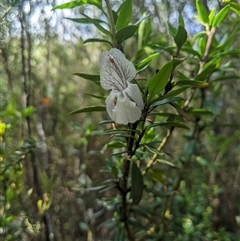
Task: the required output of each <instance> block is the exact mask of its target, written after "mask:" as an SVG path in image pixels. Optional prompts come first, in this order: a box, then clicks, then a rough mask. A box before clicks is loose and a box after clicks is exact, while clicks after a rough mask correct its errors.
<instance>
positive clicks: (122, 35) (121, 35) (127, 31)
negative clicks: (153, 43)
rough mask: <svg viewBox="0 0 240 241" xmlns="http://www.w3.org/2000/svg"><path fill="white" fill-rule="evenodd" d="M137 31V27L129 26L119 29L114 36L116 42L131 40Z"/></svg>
mask: <svg viewBox="0 0 240 241" xmlns="http://www.w3.org/2000/svg"><path fill="white" fill-rule="evenodd" d="M137 29H138V25H129V26H127V27H124V28H122V29H120V30H119V31H118V32H117V33H116V36H115V37H116V40H117V42H118V43H122V42H124V41H125V40H127V39H129V38H131V37H132V36H133V35H134V33H135V32H136V31H137Z"/></svg>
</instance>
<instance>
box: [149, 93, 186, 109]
mask: <svg viewBox="0 0 240 241" xmlns="http://www.w3.org/2000/svg"><path fill="white" fill-rule="evenodd" d="M163 97H165V96H163ZM180 100H184V99H183V98H181V97H171V98H164V99H163V100H159V101H156V102H154V103H153V104H152V105H151V106H150V107H152V108H154V107H157V106H160V105H165V104H169V103H172V102H176V101H180Z"/></svg>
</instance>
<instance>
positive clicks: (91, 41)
mask: <svg viewBox="0 0 240 241" xmlns="http://www.w3.org/2000/svg"><path fill="white" fill-rule="evenodd" d="M94 42H99V43H107V44H109V45H110V46H111V47H113V45H112V43H111V42H110V41H108V40H106V39H101V38H89V39H87V40H85V41H84V42H83V43H84V44H86V43H94Z"/></svg>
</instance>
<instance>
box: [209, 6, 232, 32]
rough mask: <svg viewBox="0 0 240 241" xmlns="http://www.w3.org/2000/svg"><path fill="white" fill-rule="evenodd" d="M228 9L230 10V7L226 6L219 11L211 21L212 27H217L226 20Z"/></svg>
mask: <svg viewBox="0 0 240 241" xmlns="http://www.w3.org/2000/svg"><path fill="white" fill-rule="evenodd" d="M229 8H230V5H227V6H225V7H224V8H222V9H221V10H220V11H219V13H218V14H217V15H216V17H215V18H214V19H213V23H212V26H213V27H218V26H219V25H220V24H221V22H222V21H223V20H224V19H225V18H226V16H227V14H228V11H229Z"/></svg>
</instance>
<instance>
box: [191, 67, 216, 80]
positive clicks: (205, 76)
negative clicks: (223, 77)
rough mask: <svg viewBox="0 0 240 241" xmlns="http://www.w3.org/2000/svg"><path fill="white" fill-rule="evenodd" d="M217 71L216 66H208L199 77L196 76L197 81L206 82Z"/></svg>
mask: <svg viewBox="0 0 240 241" xmlns="http://www.w3.org/2000/svg"><path fill="white" fill-rule="evenodd" d="M215 70H216V64H211V65H209V66H207V68H205V69H204V70H203V71H202V72H201V73H200V74H199V75H197V76H196V78H195V79H196V80H205V79H208V78H209V77H210V76H211V74H212V73H213V72H214V71H215Z"/></svg>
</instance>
